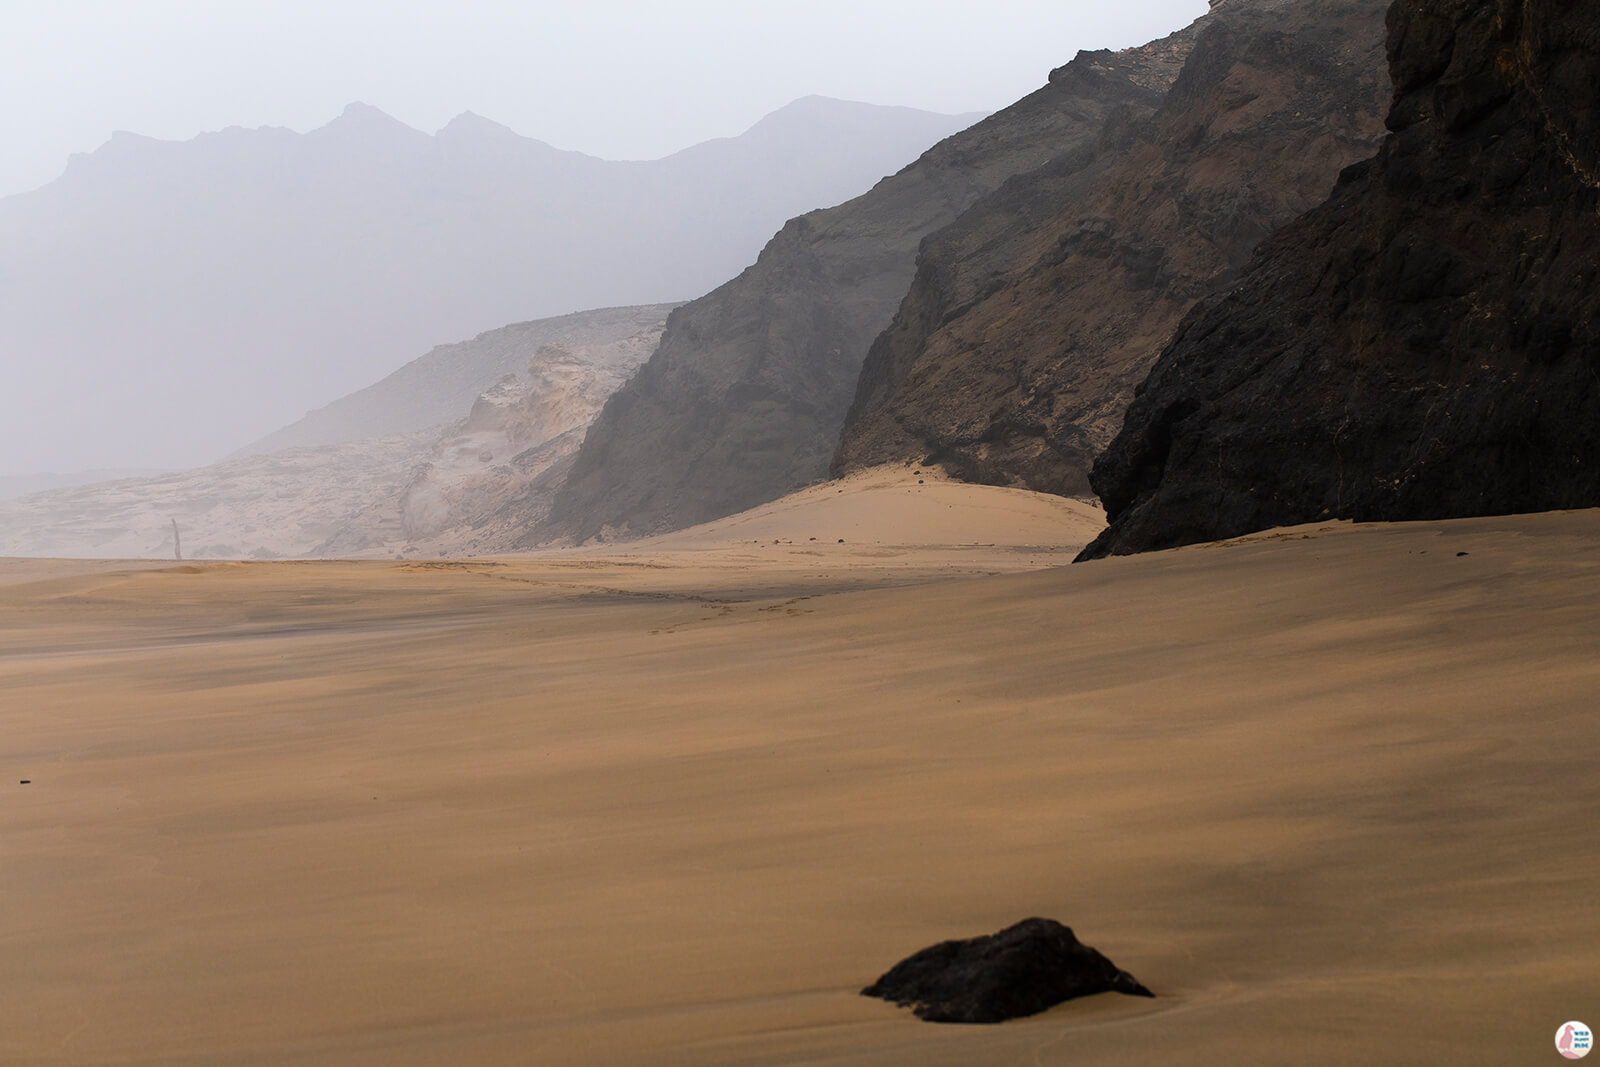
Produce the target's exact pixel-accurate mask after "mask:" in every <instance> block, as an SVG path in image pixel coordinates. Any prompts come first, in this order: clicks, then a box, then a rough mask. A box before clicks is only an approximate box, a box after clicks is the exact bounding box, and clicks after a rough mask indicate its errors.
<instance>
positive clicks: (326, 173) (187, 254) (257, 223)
mask: <svg viewBox="0 0 1600 1067" xmlns="http://www.w3.org/2000/svg"><path fill="white" fill-rule="evenodd" d="M975 117H976V116H945V115H933V114H930V113H926V112H919V111H914V110H911V109H906V108H881V107H876V106H872V105H866V104H854V103H848V102H843V101H832V100H826V99H823V98H806V99H803V100H800V101H797V102H795V103H794V104H792V105H790V106H788V107H786V108H783V109H781V110H779V111H778V112H775V113H774V114H772V115H769V116H768V117H767V118H765V119H763V120H762V121H761V122H759V123H757V124H756V125H755V126H754V127H752V128H751V129H750V130H749V131H747V132H746V133H744V134H742V135H740V136H738V137H731V138H723V139H719V140H715V141H710V142H707V143H705V144H701V145H696V146H693V147H691V148H688V149H685V150H683V151H681V152H678V153H675V154H674V155H671V156H668V157H666V158H664V159H660V160H653V161H646V162H609V161H605V160H600V159H596V158H594V157H591V156H585V155H583V154H581V153H576V152H565V151H561V150H559V149H556V148H553V147H551V146H549V145H547V144H543V143H541V142H538V141H534V140H532V139H529V138H525V137H520V136H518V135H517V134H515V133H514V132H512V131H511V130H509V129H506V128H505V127H503V126H500V125H498V124H496V123H493V122H491V121H489V120H487V119H483V118H481V117H479V116H475V115H470V114H466V115H462V116H460V117H458V118H457V119H455V120H453V121H452V122H451V123H450V124H448V125H447V126H445V127H444V128H443V129H441V130H440V131H439V132H438V133H437V134H434V135H429V134H426V133H422V132H420V131H417V130H414V129H411V128H410V127H407V126H406V125H404V124H403V123H400V122H398V121H396V120H394V119H392V118H390V117H389V116H387V115H385V114H383V113H382V112H381V111H378V110H377V109H376V108H371V107H368V106H365V105H360V104H353V105H351V106H350V107H349V108H347V109H346V110H345V112H344V113H343V114H342V115H340V116H339V117H338V118H337V119H335V120H334V121H332V122H330V123H328V124H327V125H325V126H323V127H321V128H319V129H316V130H312V131H311V132H309V133H306V134H298V133H294V132H292V131H290V130H286V129H276V128H263V129H257V130H247V129H242V128H238V127H234V128H230V129H226V130H222V131H218V132H215V133H209V134H204V135H202V136H200V137H197V138H195V139H193V140H191V141H187V142H182V143H175V142H163V141H157V140H154V139H151V138H145V137H139V136H135V135H132V134H126V133H123V134H118V135H116V136H114V137H113V138H112V139H111V140H110V141H109V142H108V143H107V144H106V145H105V146H103V147H102V148H101V149H99V150H98V151H96V152H94V153H89V154H85V155H80V156H77V157H74V159H73V160H72V162H71V163H70V164H69V166H68V167H67V169H66V171H65V173H63V174H62V175H61V176H60V178H58V179H57V180H56V181H54V182H52V183H50V184H49V185H47V186H45V187H43V188H41V189H38V190H35V191H33V192H30V193H23V194H19V195H16V196H10V197H6V198H4V199H0V357H3V358H4V360H5V363H6V366H7V369H8V379H7V382H6V389H4V390H3V391H0V456H4V457H5V458H4V466H5V467H6V468H10V470H12V471H17V472H25V471H29V470H46V469H51V470H60V469H72V468H76V467H102V466H107V465H109V463H108V462H107V457H108V456H113V457H114V458H113V460H112V461H113V462H115V463H117V464H119V465H140V466H163V467H174V466H187V465H193V464H194V463H197V462H202V461H204V460H206V459H209V458H212V457H213V456H216V455H220V454H222V453H225V452H227V451H230V450H232V449H235V448H238V447H239V446H240V445H241V444H243V443H244V442H245V441H248V440H249V439H250V438H252V437H257V436H260V435H261V434H263V433H266V432H269V431H271V430H272V429H273V427H274V426H282V425H283V424H284V423H286V422H288V421H290V420H292V419H294V418H295V417H296V416H298V415H299V414H301V413H302V412H305V411H306V410H308V409H309V408H312V407H314V406H315V405H317V404H322V403H326V402H327V401H328V400H329V399H330V398H331V397H335V396H339V395H341V394H343V393H347V392H349V391H351V390H353V389H356V388H359V387H361V386H364V385H366V384H368V383H370V382H372V381H374V380H375V379H377V378H379V377H381V376H382V375H383V374H385V373H387V372H388V371H390V370H392V369H393V365H392V364H391V363H389V362H388V361H389V360H390V358H392V353H394V352H404V351H416V350H418V349H421V348H424V347H426V346H427V345H429V344H433V343H438V342H441V341H445V340H448V339H452V338H458V337H465V336H472V335H473V334H476V333H478V332H481V331H483V330H486V329H492V328H495V327H498V326H501V325H503V324H505V323H508V322H521V321H527V320H530V319H534V318H539V317H548V316H551V315H559V314H564V313H567V312H571V311H573V310H574V309H578V308H592V307H605V306H619V305H627V304H641V303H649V302H660V301H670V300H679V299H685V298H689V297H693V296H695V295H698V294H699V293H703V292H705V291H707V290H709V289H711V288H713V287H714V286H716V285H718V284H720V283H722V282H723V281H725V280H726V279H727V278H729V277H731V276H732V275H733V274H735V273H737V271H738V270H739V269H740V267H742V266H743V265H744V264H745V263H747V262H748V261H749V259H750V258H751V257H752V256H753V255H754V254H755V252H756V250H758V249H759V248H760V246H761V243H762V242H763V241H764V240H765V239H766V238H767V237H769V236H770V235H771V233H772V232H773V231H774V230H775V229H776V228H777V227H778V226H779V225H780V224H781V223H782V221H783V220H784V219H786V218H788V217H790V216H792V215H794V214H795V213H796V212H798V211H803V210H810V209H812V208H816V207H819V206H823V205H827V204H831V203H837V202H839V201H841V200H845V199H847V198H849V197H851V196H854V195H857V194H858V193H860V192H861V191H862V190H864V189H866V188H868V187H869V186H870V185H871V184H872V183H873V182H874V181H876V180H878V179H879V178H881V177H882V176H883V175H885V174H888V173H892V172H894V171H896V170H898V169H900V167H902V166H903V165H904V164H905V163H907V162H908V161H910V160H912V159H914V158H915V157H916V156H917V155H918V154H919V153H920V152H922V151H923V150H924V149H926V148H927V147H928V146H929V145H931V144H933V143H934V142H936V141H938V140H939V139H940V138H942V137H944V136H946V135H947V134H949V133H951V132H954V131H955V130H957V129H960V128H962V127H963V126H965V125H967V124H969V123H970V122H971V121H972V119H973V118H975ZM41 411H47V412H60V413H61V414H60V418H59V419H58V418H44V417H41V416H40V415H39V414H38V413H39V412H41ZM62 420H65V421H62Z"/></svg>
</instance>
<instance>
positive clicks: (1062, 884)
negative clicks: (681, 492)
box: [0, 472, 1600, 1065]
mask: <svg viewBox="0 0 1600 1067" xmlns="http://www.w3.org/2000/svg"><path fill="white" fill-rule="evenodd" d="M838 488H840V487H838V486H833V487H819V488H817V489H814V490H811V491H809V492H810V494H811V496H810V498H808V500H806V501H802V502H801V503H800V504H796V503H795V502H794V501H788V502H780V504H778V505H773V506H770V507H769V508H768V509H765V510H764V511H763V512H762V513H761V514H757V515H751V516H741V517H737V519H736V520H727V521H726V522H725V523H723V524H713V526H712V527H708V528H702V529H700V530H696V531H690V532H688V533H686V534H683V535H675V536H674V537H672V538H663V539H658V540H656V541H653V542H646V543H644V544H636V545H631V546H620V547H614V548H609V549H603V550H587V551H580V552H568V553H556V554H550V555H546V556H533V557H523V558H516V559H501V560H489V561H473V562H462V563H454V562H448V563H447V562H444V561H440V562H438V563H433V564H418V563H400V562H386V563H378V562H373V563H313V562H307V563H252V564H193V565H189V564H186V565H174V564H165V565H161V566H158V567H156V569H148V567H149V566H150V565H148V564H145V565H140V566H141V567H144V568H146V569H138V568H135V567H132V566H129V565H122V564H116V563H93V564H61V563H56V562H48V561H25V562H14V561H7V562H6V563H5V564H4V565H3V566H0V1063H6V1064H102V1063H139V1064H145V1063H163V1064H212V1063H229V1064H263V1065H266V1064H289V1063H293V1064H373V1065H378V1064H383V1065H408V1064H430V1065H431V1064H445V1063H462V1064H500V1063H504V1064H590V1063H599V1064H656V1063H661V1064H702V1063H705V1064H717V1063H741V1064H747V1063H760V1064H768V1063H770V1064H791V1063H828V1064H900V1063H903V1064H979V1063H1025V1064H1033V1063H1040V1064H1051V1063H1060V1064H1129V1063H1153V1064H1154V1063H1159V1064H1282V1063H1290V1062H1295V1063H1300V1062H1306V1063H1327V1064H1366V1063H1374V1064H1376V1063H1427V1062H1449V1063H1483V1064H1491V1063H1492V1064H1504V1063H1537V1062H1553V1061H1554V1059H1556V1058H1558V1057H1556V1053H1555V1051H1554V1049H1553V1048H1552V1046H1551V1037H1552V1035H1553V1034H1554V1032H1555V1030H1556V1028H1557V1026H1559V1024H1561V1023H1562V1022H1564V1021H1565V1020H1568V1019H1572V1018H1578V1019H1587V1020H1588V1021H1589V1022H1590V1023H1591V1024H1593V1023H1595V1022H1596V1019H1595V1016H1600V963H1597V959H1600V955H1597V954H1600V819H1597V817H1596V813H1597V812H1600V774H1597V773H1596V768H1597V758H1600V743H1597V742H1600V513H1594V512H1578V513H1566V514H1551V515H1542V516H1530V517H1516V518H1501V519H1479V520H1469V521H1463V522H1454V523H1419V524H1408V525H1399V526H1356V527H1352V526H1349V525H1337V526H1333V525H1330V526H1326V527H1315V528H1300V529H1295V530H1289V531H1278V532H1275V533H1273V534H1268V535H1260V536H1257V537H1254V538H1247V539H1244V540H1242V541H1240V542H1236V543H1232V544H1226V545H1218V546H1206V547H1199V548H1193V549H1186V550H1180V551H1176V552H1169V553H1161V554H1156V555H1150V556H1144V557H1136V558H1131V559H1117V560H1110V561H1104V562H1099V563H1093V564H1085V565H1080V566H1075V567H1066V566H1051V564H1056V563H1060V564H1064V563H1065V562H1066V560H1067V559H1069V558H1070V556H1071V553H1072V551H1073V549H1074V548H1075V546H1076V545H1079V544H1081V543H1083V541H1085V540H1087V538H1088V537H1089V536H1092V534H1093V532H1094V525H1095V522H1096V519H1097V516H1096V515H1095V514H1093V513H1092V511H1091V510H1090V509H1083V508H1082V507H1081V506H1080V505H1070V504H1069V503H1068V502H1063V501H1056V500H1053V499H1051V498H1035V497H1032V496H1031V495H1029V494H1008V493H1007V492H1006V491H1004V490H983V489H975V488H973V487H960V486H951V485H948V484H945V483H941V482H937V481H936V480H931V479H927V478H925V479H924V484H923V485H921V486H917V485H916V480H915V478H911V477H909V472H900V473H899V474H897V475H896V476H895V477H892V478H890V477H887V476H884V477H880V478H878V479H877V480H876V481H872V480H870V479H869V480H868V482H864V483H857V484H853V485H852V486H850V487H846V488H847V490H848V491H847V492H846V493H842V494H841V493H839V492H838V491H837V490H838ZM986 494H1001V496H992V495H986ZM829 497H832V498H833V499H832V500H829V499H828V498H829ZM857 498H860V499H857ZM897 500H898V502H897ZM1002 500H1004V501H1005V503H1004V504H1002V503H1001V501H1002ZM945 505H948V506H947V507H944V506H945ZM941 507H943V510H944V511H946V512H948V514H947V515H945V516H944V520H945V522H946V525H943V526H941V524H940V522H941V516H940V515H939V511H940V509H941ZM1007 509H1009V510H1007ZM985 512H987V513H988V514H989V515H990V520H989V522H988V524H987V525H985V524H984V522H983V515H984V513H985ZM958 515H959V516H960V518H959V520H958V518H957V516H958ZM897 516H898V517H897ZM850 522H855V523H857V525H855V526H854V527H849V528H848V532H840V531H844V530H846V528H847V526H848V524H849V523H850ZM973 523H975V524H976V525H971V524H973ZM812 537H816V538H817V540H816V541H814V542H813V541H811V540H809V539H810V538H812ZM840 537H843V538H844V539H845V543H844V544H842V545H841V544H839V538H840ZM773 541H778V542H779V543H778V544H773V543H772V542H773ZM784 542H788V543H784ZM1463 553H1465V554H1464V555H1463ZM22 779H29V780H30V783H31V784H29V785H26V786H23V785H21V784H20V781H21V780H22ZM1030 915H1044V916H1050V917H1054V918H1057V919H1060V920H1061V921H1063V922H1065V923H1067V924H1068V925H1070V926H1072V927H1074V929H1075V930H1076V931H1077V932H1078V934H1079V936H1080V937H1082V938H1083V939H1084V940H1085V941H1086V942H1088V943H1089V944H1091V945H1094V946H1095V947H1097V948H1099V949H1100V950H1102V951H1103V952H1105V953H1106V954H1107V955H1109V956H1110V957H1111V958H1112V959H1113V960H1115V961H1116V962H1117V963H1118V964H1119V965H1120V966H1122V967H1125V968H1127V969H1128V970H1129V971H1131V972H1132V973H1133V974H1134V975H1135V976H1137V977H1138V978H1139V979H1140V980H1141V981H1143V982H1144V983H1145V984H1146V985H1148V986H1150V987H1151V988H1152V989H1153V990H1154V991H1155V992H1156V993H1157V994H1158V997H1157V999H1155V1000H1140V999H1134V998H1125V997H1118V996H1114V995H1103V996H1099V997H1093V998H1088V999H1085V1000H1080V1001H1075V1002H1072V1003H1069V1004H1066V1005H1062V1006H1060V1007H1058V1008H1056V1009H1053V1010H1051V1011H1049V1012H1047V1013H1045V1014H1043V1015H1040V1016H1036V1017H1034V1018H1031V1019H1026V1020H1019V1021H1015V1022H1011V1023H1007V1024H1004V1025H1001V1026H995V1027H950V1026H935V1025H930V1024H926V1023H921V1022H918V1021H917V1020H915V1019H914V1018H913V1017H912V1016H911V1015H910V1013H909V1012H906V1011H903V1010H899V1009H896V1008H895V1007H893V1006H892V1005H888V1004H885V1003H883V1002H881V1001H876V1000H871V999H867V998H863V997H860V996H858V995H857V990H858V989H859V988H860V987H861V986H863V985H865V984H866V983H868V982H870V981H871V980H873V979H874V978H876V977H877V975H878V974H879V973H881V972H882V971H883V970H885V969H887V968H888V967H889V966H890V965H891V964H893V963H894V962H896V961H897V960H899V959H900V958H901V957H903V956H905V955H907V954H908V953H910V952H912V951H914V950H916V949H919V948H922V947H923V946H925V945H927V944H930V943H932V942H934V941H938V940H942V939H945V938H949V937H964V936H971V935H975V934H979V933H986V932H990V931H993V930H995V929H998V928H1000V927H1001V926H1004V925H1007V924H1009V923H1011V922H1013V921H1016V920H1018V919H1021V918H1024V917H1027V916H1030Z"/></svg>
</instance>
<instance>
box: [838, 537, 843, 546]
mask: <svg viewBox="0 0 1600 1067" xmlns="http://www.w3.org/2000/svg"><path fill="white" fill-rule="evenodd" d="M839 543H840V544H841V545H842V544H844V538H842V537H841V538H839Z"/></svg>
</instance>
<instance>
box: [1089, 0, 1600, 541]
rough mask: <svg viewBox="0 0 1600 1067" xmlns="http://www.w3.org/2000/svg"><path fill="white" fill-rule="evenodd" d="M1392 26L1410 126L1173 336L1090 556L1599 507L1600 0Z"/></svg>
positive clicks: (1503, 7)
mask: <svg viewBox="0 0 1600 1067" xmlns="http://www.w3.org/2000/svg"><path fill="white" fill-rule="evenodd" d="M1388 24H1389V56H1390V66H1391V73H1392V76H1393V79H1394V84H1395V97H1394V104H1393V108H1392V109H1391V111H1390V115H1389V126H1390V129H1391V130H1392V131H1393V133H1392V134H1391V136H1390V137H1389V138H1388V139H1387V140H1386V141H1385V142H1384V144H1383V147H1382V149H1381V151H1380V152H1379V153H1378V156H1377V158H1376V159H1375V160H1373V161H1370V162H1368V163H1366V164H1363V165H1360V166H1356V167H1352V168H1351V169H1350V170H1349V171H1347V172H1346V173H1345V175H1344V177H1343V178H1342V180H1341V182H1340V184H1339V186H1338V188H1337V189H1336V190H1335V191H1334V193H1333V196H1332V198H1331V199H1330V200H1329V201H1328V202H1327V203H1326V204H1325V205H1323V206H1322V207H1320V208H1318V209H1317V210H1315V211H1313V212H1311V213H1310V214H1308V215H1306V216H1305V217H1303V218H1301V219H1299V220H1297V221H1296V222H1295V223H1294V224H1293V225H1291V226H1288V227H1286V228H1285V229H1284V230H1282V231H1281V232H1280V233H1278V234H1276V235H1275V236H1274V237H1273V238H1272V239H1271V240H1270V241H1268V242H1267V243H1266V244H1265V245H1264V246H1263V248H1262V251H1261V254H1260V255H1259V256H1258V257H1257V258H1256V259H1255V261H1254V262H1253V263H1252V264H1251V266H1250V269H1249V271H1248V273H1247V274H1246V276H1245V277H1244V279H1243V281H1242V282H1241V283H1240V284H1239V286H1238V287H1237V288H1236V289H1235V290H1233V291H1232V292H1231V293H1228V294H1226V295H1224V296H1220V297H1218V298H1216V299H1215V300H1213V301H1211V302H1209V303H1208V304H1207V305H1206V306H1204V307H1203V308H1201V309H1197V311H1196V313H1195V314H1194V315H1192V316H1191V317H1190V318H1189V319H1188V320H1187V321H1186V322H1185V323H1184V325H1183V328H1182V329H1181V330H1180V332H1179V333H1178V334H1177V336H1176V337H1175V338H1174V339H1173V342H1172V344H1171V345H1170V346H1168V348H1167V349H1166V350H1165V351H1164V352H1163V353H1162V356H1161V359H1160V361H1159V362H1158V363H1157V364H1156V366H1155V368H1154V369H1153V370H1152V371H1151V374H1150V377H1149V379H1148V380H1147V381H1146V382H1145V383H1144V384H1143V386H1141V388H1140V392H1139V396H1138V399H1137V400H1136V401H1135V402H1134V403H1133V405H1132V406H1131V407H1130V409H1129V411H1128V416H1127V423H1126V425H1125V426H1124V427H1123V429H1122V432H1121V433H1120V434H1119V435H1118V436H1117V438H1116V440H1115V441H1114V442H1113V443H1112V445H1111V447H1110V448H1109V449H1108V450H1107V451H1106V453H1105V454H1104V455H1103V456H1102V457H1101V458H1100V459H1099V461H1098V462H1097V463H1096V465H1095V469H1094V486H1095V489H1096V490H1097V491H1098V492H1099V493H1100V495H1101V497H1102V498H1103V499H1104V501H1105V504H1106V510H1107V512H1108V514H1109V516H1110V518H1111V520H1112V522H1111V526H1110V528H1109V529H1108V530H1107V532H1106V533H1105V535H1104V536H1102V537H1101V538H1100V540H1099V541H1097V542H1096V543H1095V545H1093V546H1091V548H1090V549H1088V550H1086V551H1085V556H1087V557H1093V556H1100V555H1107V554H1124V553H1130V552H1138V551H1143V550H1147V549H1155V548H1163V547H1168V546H1173V545H1180V544H1186V543H1190V542H1195V541H1203V540H1211V539H1215V538H1221V537H1229V536H1234V535H1237V534H1241V533H1245V532H1248V531H1252V530H1259V529H1263V528H1266V527H1270V526H1277V525H1283V524H1288V523H1296V522H1304V521H1309V520H1315V519H1321V518H1326V517H1330V516H1332V517H1341V518H1351V519H1356V520H1362V521H1369V520H1402V519H1420V518H1449V517H1460V516H1468V515H1484V514H1497V513H1506V512H1516V511H1534V510H1542V509H1549V508H1569V507H1589V506H1594V505H1596V504H1600V323H1597V322H1596V319H1595V313H1596V311H1597V310H1600V306H1597V305H1600V252H1597V250H1600V110H1597V109H1596V107H1595V101H1596V100H1597V99H1600V11H1597V9H1596V8H1595V6H1594V5H1593V4H1587V3H1576V2H1572V0H1492V2H1481V3H1480V2H1474V3H1467V2H1463V0H1399V2H1397V3H1396V4H1395V5H1394V7H1393V8H1392V9H1391V11H1390V13H1389V19H1388Z"/></svg>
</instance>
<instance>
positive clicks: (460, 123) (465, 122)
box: [435, 111, 527, 141]
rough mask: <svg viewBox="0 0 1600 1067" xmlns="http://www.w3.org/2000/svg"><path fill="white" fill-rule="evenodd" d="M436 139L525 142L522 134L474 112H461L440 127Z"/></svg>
mask: <svg viewBox="0 0 1600 1067" xmlns="http://www.w3.org/2000/svg"><path fill="white" fill-rule="evenodd" d="M435 136H436V137H463V136H466V137H472V138H475V139H479V140H482V139H486V138H490V137H493V138H497V139H515V140H518V141H524V140H527V138H525V137H523V136H522V134H520V133H518V132H517V131H516V130H513V129H512V128H511V127H509V126H505V125H502V124H500V123H498V122H496V121H494V120H493V119H486V118H484V117H483V116H482V115H479V114H478V113H477V112H474V111H463V112H462V113H461V114H459V115H457V116H456V117H455V118H453V119H451V120H450V121H449V122H447V123H445V124H444V125H443V126H442V127H440V129H439V132H438V133H437V134H435Z"/></svg>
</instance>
